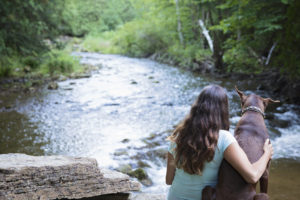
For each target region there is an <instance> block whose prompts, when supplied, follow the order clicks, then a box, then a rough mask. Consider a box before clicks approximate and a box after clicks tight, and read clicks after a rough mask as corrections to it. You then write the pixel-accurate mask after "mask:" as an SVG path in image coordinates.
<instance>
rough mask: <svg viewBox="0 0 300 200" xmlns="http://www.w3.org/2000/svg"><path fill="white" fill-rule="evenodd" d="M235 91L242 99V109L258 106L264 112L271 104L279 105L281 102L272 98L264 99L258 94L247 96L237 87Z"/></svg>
mask: <svg viewBox="0 0 300 200" xmlns="http://www.w3.org/2000/svg"><path fill="white" fill-rule="evenodd" d="M235 90H236V92H237V93H238V95H239V96H240V98H241V105H242V109H244V108H246V107H248V106H256V107H258V108H260V109H261V110H262V111H263V112H264V111H265V110H266V108H267V106H268V104H269V103H279V102H280V101H278V100H273V99H270V98H262V97H260V96H258V95H256V94H250V95H248V96H247V95H245V94H244V93H243V92H241V91H240V90H238V88H237V87H236V86H235Z"/></svg>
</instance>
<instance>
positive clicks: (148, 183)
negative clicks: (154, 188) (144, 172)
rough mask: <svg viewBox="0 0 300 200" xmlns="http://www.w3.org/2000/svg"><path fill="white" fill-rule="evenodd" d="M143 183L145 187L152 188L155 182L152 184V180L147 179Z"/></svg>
mask: <svg viewBox="0 0 300 200" xmlns="http://www.w3.org/2000/svg"><path fill="white" fill-rule="evenodd" d="M141 183H142V184H143V185H145V186H151V185H153V182H152V180H151V179H150V178H145V179H143V180H141Z"/></svg>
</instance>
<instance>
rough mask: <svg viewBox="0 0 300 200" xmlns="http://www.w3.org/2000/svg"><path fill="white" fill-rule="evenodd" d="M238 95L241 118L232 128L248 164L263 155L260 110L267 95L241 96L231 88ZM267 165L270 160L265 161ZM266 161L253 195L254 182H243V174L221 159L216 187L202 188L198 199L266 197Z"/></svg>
mask: <svg viewBox="0 0 300 200" xmlns="http://www.w3.org/2000/svg"><path fill="white" fill-rule="evenodd" d="M235 89H236V91H237V93H238V94H239V96H240V98H241V103H242V117H241V119H240V121H239V122H238V124H237V126H236V129H235V131H234V136H235V138H236V140H237V142H238V143H239V145H240V146H241V148H242V149H243V150H244V151H245V153H246V155H247V157H248V159H249V161H250V162H251V163H254V162H256V161H257V160H258V159H259V158H260V157H261V156H262V154H263V145H264V142H265V141H266V139H267V138H269V134H268V130H267V128H266V125H265V122H264V111H265V109H266V107H267V105H268V104H269V103H275V102H279V101H274V100H272V99H270V98H267V99H265V98H262V97H260V96H258V95H255V94H251V95H249V96H246V95H244V93H243V92H241V91H239V90H238V89H237V88H235ZM269 164H270V163H269ZM269 164H268V166H267V169H266V171H265V172H264V174H263V175H262V177H261V178H260V180H259V182H260V192H261V193H259V194H256V184H250V183H247V182H246V181H245V180H244V179H243V177H242V176H241V175H240V174H239V173H238V172H237V171H236V170H235V169H234V168H233V167H232V166H231V165H230V164H229V163H228V162H227V161H226V160H223V161H222V164H221V166H220V170H219V175H218V184H217V188H216V189H214V188H212V187H210V186H207V187H205V188H204V189H203V191H202V200H267V199H269V196H268V195H267V194H266V193H267V189H268V176H269Z"/></svg>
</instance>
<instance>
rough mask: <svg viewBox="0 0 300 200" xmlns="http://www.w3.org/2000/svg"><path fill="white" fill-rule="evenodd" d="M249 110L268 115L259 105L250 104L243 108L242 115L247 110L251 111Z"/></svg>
mask: <svg viewBox="0 0 300 200" xmlns="http://www.w3.org/2000/svg"><path fill="white" fill-rule="evenodd" d="M249 110H250V111H254V112H258V113H260V114H261V115H262V116H263V117H264V118H265V117H266V116H265V113H264V112H263V111H262V110H261V109H260V108H259V107H256V106H248V107H246V108H245V109H243V110H242V115H243V114H244V113H245V112H247V111H249Z"/></svg>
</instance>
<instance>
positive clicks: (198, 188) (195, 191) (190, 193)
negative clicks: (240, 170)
mask: <svg viewBox="0 0 300 200" xmlns="http://www.w3.org/2000/svg"><path fill="white" fill-rule="evenodd" d="M233 142H236V139H235V138H234V137H233V135H232V134H231V133H230V132H229V131H225V130H220V131H219V139H218V144H217V148H216V150H215V155H214V158H213V160H212V161H211V162H208V163H206V164H205V165H204V169H203V173H202V175H195V174H194V175H191V174H188V173H186V172H184V171H183V170H182V169H178V168H176V172H175V177H174V180H173V182H172V185H171V187H170V190H169V194H168V200H196V199H197V200H201V198H202V190H203V188H204V187H205V186H207V185H210V186H213V187H214V186H216V184H217V180H218V171H219V167H220V165H221V162H222V160H223V157H224V151H225V150H226V148H227V147H228V146H229V145H230V144H231V143H233ZM175 147H176V144H175V143H174V142H171V143H170V145H169V152H170V153H171V154H172V155H173V156H174V157H175V152H174V148H175Z"/></svg>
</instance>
